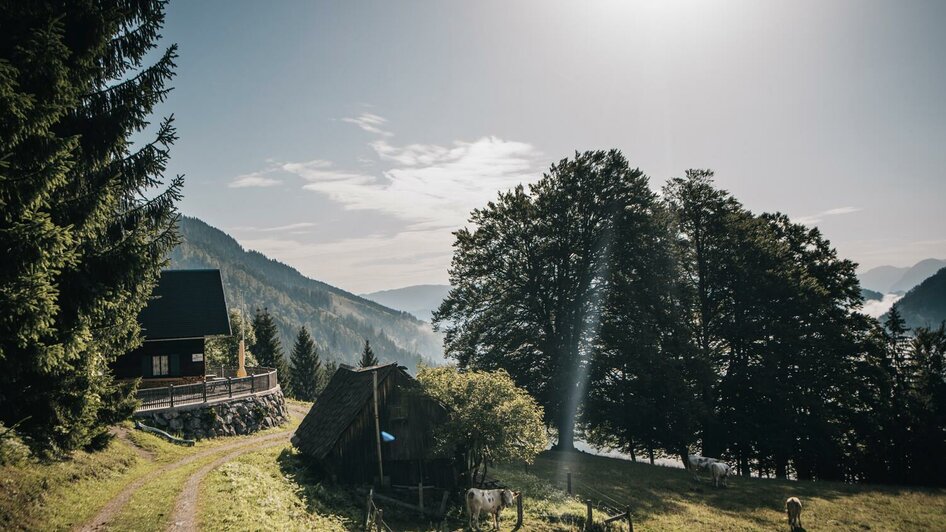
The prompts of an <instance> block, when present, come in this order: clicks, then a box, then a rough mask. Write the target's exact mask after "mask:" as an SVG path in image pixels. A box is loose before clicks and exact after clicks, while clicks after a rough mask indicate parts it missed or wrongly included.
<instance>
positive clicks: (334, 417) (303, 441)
mask: <svg viewBox="0 0 946 532" xmlns="http://www.w3.org/2000/svg"><path fill="white" fill-rule="evenodd" d="M395 371H402V370H400V369H399V368H398V365H397V363H396V362H392V363H390V364H384V365H380V366H371V367H368V368H350V367H346V366H342V367H339V368H338V370H337V371H336V372H335V374H334V375H332V380H330V381H329V383H328V386H326V387H325V390H323V391H322V394H321V395H320V396H319V398H318V400H317V401H316V402H315V404H314V405H313V406H312V408H311V409H310V410H309V413H308V414H306V416H305V418H304V419H303V420H302V423H300V424H299V428H297V429H296V434H295V436H293V438H292V443H293V444H294V445H295V446H296V447H297V448H298V449H299V450H300V451H302V452H303V453H304V454H307V455H309V456H312V457H315V458H317V459H320V460H321V459H322V458H324V457H325V455H326V454H328V452H329V451H331V450H332V447H334V446H335V442H337V441H338V438H339V437H340V436H341V435H342V433H343V432H345V429H347V428H348V426H349V425H351V423H352V421H354V419H355V417H357V416H358V413H359V412H361V409H362V408H364V407H365V405H366V404H367V403H368V401H369V400H370V399H371V396H372V389H371V387H372V385H373V383H372V377H371V374H372V373H374V372H378V383H381V382H382V381H384V379H386V378H387V377H388V376H389V375H391V374H392V373H393V372H395Z"/></svg>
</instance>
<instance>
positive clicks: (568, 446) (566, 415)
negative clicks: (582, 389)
mask: <svg viewBox="0 0 946 532" xmlns="http://www.w3.org/2000/svg"><path fill="white" fill-rule="evenodd" d="M570 403H571V401H567V400H566V401H565V405H564V406H563V407H562V413H561V414H560V415H559V419H558V423H557V426H556V428H557V429H558V443H557V444H556V445H555V450H556V451H574V450H575V412H574V407H572V406H569V405H570Z"/></svg>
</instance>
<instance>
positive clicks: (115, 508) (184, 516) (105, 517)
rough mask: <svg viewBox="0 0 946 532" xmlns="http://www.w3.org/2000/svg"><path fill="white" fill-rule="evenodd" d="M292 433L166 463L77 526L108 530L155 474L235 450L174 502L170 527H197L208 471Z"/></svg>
mask: <svg viewBox="0 0 946 532" xmlns="http://www.w3.org/2000/svg"><path fill="white" fill-rule="evenodd" d="M287 407H288V408H289V411H290V412H292V414H294V415H299V416H305V414H306V413H308V408H305V407H301V406H297V405H292V404H287ZM291 435H292V431H288V430H287V431H284V432H277V433H275V434H265V435H262V436H256V437H251V438H247V439H243V440H240V441H236V442H233V443H228V444H225V445H221V446H219V447H213V448H211V449H206V450H204V451H201V452H199V453H195V454H192V455H188V456H185V457H184V458H181V459H180V460H178V461H176V462H172V463H170V464H167V465H165V466H162V467H161V468H160V469H158V470H157V471H153V472H151V473H148V474H146V475H142V476H141V478H138V479H135V481H134V482H132V483H131V484H129V485H127V486H125V488H124V489H122V490H121V491H120V492H119V493H118V495H116V496H114V497H112V499H111V500H110V501H108V503H106V504H105V506H103V507H102V509H101V510H99V512H98V513H97V514H96V515H95V517H93V518H92V519H90V520H89V521H88V522H87V523H86V524H85V525H83V526H81V527H77V528H76V530H77V531H79V532H91V531H96V530H106V529H107V528H108V523H109V522H111V521H112V519H114V518H115V516H116V515H118V512H119V511H121V509H122V508H124V506H125V505H126V504H128V501H129V500H131V497H132V495H134V494H135V492H136V491H138V490H139V489H141V487H142V486H144V485H145V484H146V483H147V482H148V481H150V480H154V479H155V478H158V477H160V476H161V475H164V474H166V473H168V472H170V471H172V470H174V469H178V468H181V467H184V466H186V465H187V464H190V463H193V462H195V461H197V460H200V459H202V458H206V457H208V456H213V455H215V454H219V453H221V452H225V451H233V452H231V453H228V454H227V455H225V456H223V457H221V458H220V459H218V460H215V461H214V462H213V463H211V464H209V465H207V466H205V467H203V468H201V469H200V470H199V471H197V472H196V473H194V474H193V475H191V476H190V477H189V478H188V479H187V482H186V483H185V485H184V490H183V492H182V493H181V495H180V496H178V499H177V503H176V504H175V505H174V513H173V514H172V519H171V526H170V529H171V530H196V528H195V526H196V522H197V516H196V513H197V512H196V510H197V507H196V502H197V495H196V494H197V489H198V488H199V487H200V481H201V480H203V478H204V477H205V476H207V474H208V473H209V472H210V471H212V470H213V469H215V468H217V467H220V466H221V465H223V464H224V463H226V462H228V461H230V460H233V459H234V458H236V457H238V456H240V455H242V454H245V453H250V452H255V451H258V450H261V449H266V448H268V447H272V446H275V445H283V444H285V443H286V441H288V439H289V437H290V436H291ZM188 493H190V496H185V495H188ZM185 499H186V502H185ZM179 523H180V526H181V527H185V526H189V527H191V528H178V524H179Z"/></svg>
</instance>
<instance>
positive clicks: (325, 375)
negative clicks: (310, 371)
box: [315, 358, 338, 397]
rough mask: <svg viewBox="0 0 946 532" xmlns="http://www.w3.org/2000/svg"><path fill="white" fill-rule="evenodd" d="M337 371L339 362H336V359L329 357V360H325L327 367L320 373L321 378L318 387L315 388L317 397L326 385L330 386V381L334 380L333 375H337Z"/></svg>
mask: <svg viewBox="0 0 946 532" xmlns="http://www.w3.org/2000/svg"><path fill="white" fill-rule="evenodd" d="M336 371H338V362H335V360H333V359H330V358H329V359H327V361H326V362H325V367H323V368H322V374H321V375H320V378H319V385H318V388H316V390H315V391H316V394H315V395H316V397H318V396H319V395H320V394H321V393H322V390H324V389H325V387H326V386H328V382H329V381H330V380H332V376H334V375H335V372H336Z"/></svg>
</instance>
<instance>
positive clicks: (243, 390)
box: [137, 368, 278, 412]
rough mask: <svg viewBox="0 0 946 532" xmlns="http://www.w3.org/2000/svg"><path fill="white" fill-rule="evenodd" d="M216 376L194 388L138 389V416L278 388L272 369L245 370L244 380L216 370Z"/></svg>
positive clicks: (195, 385) (228, 372) (224, 371)
mask: <svg viewBox="0 0 946 532" xmlns="http://www.w3.org/2000/svg"><path fill="white" fill-rule="evenodd" d="M220 369H221V372H220V376H216V375H214V376H208V380H205V381H204V382H198V383H195V384H182V385H179V386H175V385H173V384H170V385H168V386H161V387H158V388H142V389H139V390H138V392H137V396H138V401H139V403H140V405H139V406H138V410H137V411H138V412H142V411H147V410H160V409H162V408H174V407H177V406H183V405H193V404H200V403H206V402H208V401H214V400H216V399H223V398H231V397H245V396H248V395H253V394H255V393H259V392H265V391H267V390H272V389H273V388H275V387H276V386H277V384H278V381H277V380H276V370H275V369H273V368H246V372H247V373H248V375H247V376H246V377H236V378H234V376H235V375H236V370H230V369H226V368H220Z"/></svg>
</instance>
